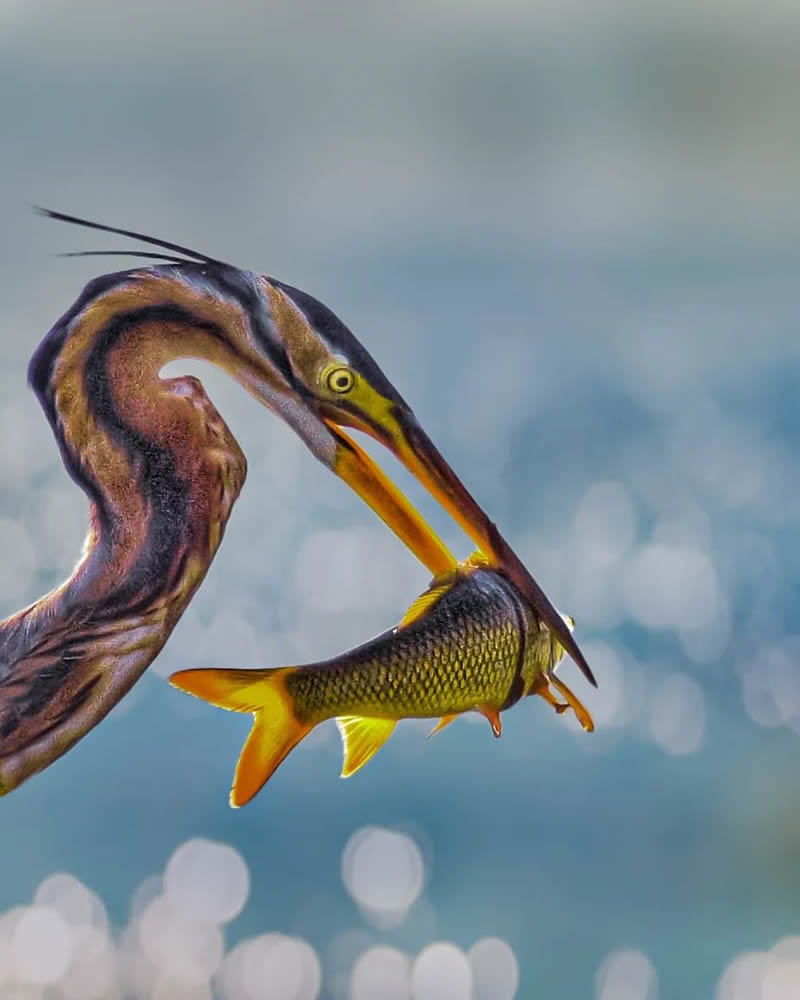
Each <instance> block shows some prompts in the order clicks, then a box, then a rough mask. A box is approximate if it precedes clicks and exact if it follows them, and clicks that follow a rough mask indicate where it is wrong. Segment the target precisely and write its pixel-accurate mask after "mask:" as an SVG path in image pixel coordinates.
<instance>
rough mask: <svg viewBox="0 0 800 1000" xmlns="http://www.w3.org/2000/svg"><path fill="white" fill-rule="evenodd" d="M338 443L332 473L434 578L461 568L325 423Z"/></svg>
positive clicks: (375, 469)
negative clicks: (409, 550)
mask: <svg viewBox="0 0 800 1000" xmlns="http://www.w3.org/2000/svg"><path fill="white" fill-rule="evenodd" d="M325 423H326V424H327V426H328V430H329V431H330V432H331V434H332V435H333V436H334V438H335V440H336V457H335V461H334V464H333V470H334V472H335V473H336V475H337V476H339V477H340V478H341V479H343V480H344V481H345V482H346V483H347V485H348V486H349V487H350V488H351V489H352V490H353V491H354V492H355V493H357V494H358V495H359V496H360V497H361V499H362V500H363V501H364V502H365V503H366V504H367V505H368V506H369V507H371V508H372V510H374V511H375V513H376V514H377V515H378V517H380V518H381V520H382V521H384V523H385V524H386V525H387V526H388V527H390V528H391V529H392V531H393V532H394V533H395V534H396V535H397V537H398V538H399V539H400V540H401V541H402V542H404V543H405V545H407V546H408V548H410V549H411V551H412V552H413V553H414V555H415V556H416V557H417V559H419V561H420V562H421V563H423V565H425V566H427V567H428V569H429V570H430V571H431V573H432V574H433V575H434V576H440V575H442V574H446V573H449V572H451V571H452V570H453V569H455V567H456V566H457V565H458V561H457V560H456V558H455V556H454V555H453V553H452V552H451V551H450V550H449V549H448V548H447V546H446V545H445V544H444V542H443V541H442V540H441V538H439V536H438V535H437V534H436V532H435V531H434V530H433V528H431V527H430V525H429V524H428V523H427V522H426V520H425V518H424V517H423V516H422V515H421V514H420V513H419V511H418V510H417V509H416V508H415V507H414V506H412V504H411V503H410V502H409V501H408V500H407V499H406V497H405V496H404V495H403V494H402V493H401V492H400V490H399V489H398V488H397V487H396V486H395V485H394V483H393V482H392V481H391V479H389V477H388V476H387V475H386V474H385V473H384V472H383V470H382V469H381V468H380V466H379V465H377V464H376V463H375V462H374V461H373V460H372V459H371V458H370V456H369V455H368V454H367V453H366V452H365V451H364V449H363V448H361V447H359V445H357V444H356V442H355V441H354V440H353V439H352V438H351V437H350V435H349V434H346V433H345V432H344V431H343V430H342V428H341V427H340V426H339V425H338V424H336V423H334V422H333V421H332V420H327V419H326V420H325Z"/></svg>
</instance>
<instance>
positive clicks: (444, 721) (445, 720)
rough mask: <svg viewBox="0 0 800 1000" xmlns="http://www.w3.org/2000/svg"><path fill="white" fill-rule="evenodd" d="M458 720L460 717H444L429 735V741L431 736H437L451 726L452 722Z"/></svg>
mask: <svg viewBox="0 0 800 1000" xmlns="http://www.w3.org/2000/svg"><path fill="white" fill-rule="evenodd" d="M457 718H458V715H443V716H442V717H441V719H439V721H438V722H437V723H436V725H435V726H434V727H433V729H431V731H430V732H429V733H428V739H430V738H431V736H435V735H436V734H437V733H438V732H441V730H442V729H444V727H445V726H449V725H450V723H451V722H455V721H456V719H457Z"/></svg>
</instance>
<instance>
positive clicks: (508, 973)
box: [467, 937, 519, 1000]
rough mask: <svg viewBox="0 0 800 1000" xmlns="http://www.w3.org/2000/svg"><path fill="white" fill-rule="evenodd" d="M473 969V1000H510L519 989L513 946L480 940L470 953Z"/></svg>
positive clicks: (501, 942) (488, 939) (468, 956)
mask: <svg viewBox="0 0 800 1000" xmlns="http://www.w3.org/2000/svg"><path fill="white" fill-rule="evenodd" d="M467 958H468V959H469V964H470V966H471V967H472V983H473V986H472V1000H511V998H512V997H514V996H516V993H517V989H518V988H519V965H518V963H517V959H516V956H515V955H514V952H513V951H512V949H511V947H510V945H508V944H507V943H506V942H505V941H502V940H501V939H500V938H492V937H487V938H481V940H480V941H476V942H475V944H474V945H473V946H472V947H471V948H470V949H469V951H468V952H467Z"/></svg>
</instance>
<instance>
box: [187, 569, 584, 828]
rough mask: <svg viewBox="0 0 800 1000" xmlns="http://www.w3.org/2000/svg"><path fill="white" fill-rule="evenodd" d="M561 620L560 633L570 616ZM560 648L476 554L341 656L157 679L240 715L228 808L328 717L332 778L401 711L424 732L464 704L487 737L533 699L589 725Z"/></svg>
mask: <svg viewBox="0 0 800 1000" xmlns="http://www.w3.org/2000/svg"><path fill="white" fill-rule="evenodd" d="M562 617H563V618H564V620H565V622H566V623H567V625H568V627H569V628H570V631H572V629H573V628H574V624H575V623H574V621H573V619H572V618H570V617H569V616H567V615H562ZM563 656H564V649H563V647H562V646H561V644H560V642H559V641H558V639H557V637H556V635H555V633H554V632H552V631H551V630H550V629H549V628H548V626H547V625H546V624H545V623H544V622H542V621H541V619H540V618H539V617H538V616H537V615H536V613H535V611H534V610H533V608H532V607H531V605H530V604H528V603H527V602H526V601H525V600H524V598H523V597H522V595H521V594H520V592H519V591H518V590H517V588H516V587H515V586H514V584H513V583H511V581H509V580H508V579H507V578H506V577H505V576H503V575H502V574H501V573H500V572H498V571H496V570H494V569H491V568H490V567H489V566H488V565H487V564H486V561H485V558H483V557H481V555H480V554H477V553H476V554H475V555H474V556H471V557H470V558H469V559H467V560H465V561H464V562H462V563H459V564H458V565H457V566H456V567H455V568H454V569H453V570H452V571H450V572H449V573H447V574H444V575H443V576H441V577H438V578H434V579H433V580H432V581H431V584H430V586H429V587H428V589H427V590H426V591H425V592H424V593H423V594H421V595H420V597H418V598H417V600H416V601H414V603H413V604H412V605H411V607H410V608H409V609H408V611H407V612H406V614H405V615H404V617H403V619H402V620H401V622H400V623H399V624H398V625H396V626H395V627H394V628H392V629H390V630H388V631H386V632H384V633H382V634H381V635H378V636H376V637H375V638H373V639H371V640H369V641H368V642H365V643H363V644H362V645H360V646H357V647H356V648H355V649H351V650H350V651H349V652H347V653H343V654H341V655H339V656H336V657H333V658H331V659H328V660H322V661H319V662H316V663H308V664H304V665H301V666H287V667H276V668H268V669H216V668H196V669H190V670H181V671H178V672H177V673H174V674H172V675H171V676H170V678H169V682H170V684H171V685H172V686H173V687H175V688H178V689H179V690H181V691H185V692H187V693H188V694H192V695H194V696H196V697H198V698H201V699H203V700H204V701H207V702H209V703H210V704H212V705H216V706H217V707H219V708H225V709H228V710H231V711H235V712H250V713H252V715H253V725H252V728H251V730H250V734H249V736H248V738H247V740H246V742H245V744H244V747H243V749H242V752H241V755H240V757H239V760H238V763H237V765H236V771H235V775H234V780H233V787H232V789H231V793H230V804H231V805H232V806H233V807H234V808H238V807H239V806H242V805H244V804H245V803H247V802H249V801H250V800H251V799H252V798H253V796H254V795H256V793H257V792H259V791H260V790H261V788H262V787H263V786H264V785H265V784H266V782H267V781H268V780H269V778H270V777H271V776H272V774H273V773H274V772H275V770H276V769H277V768H278V766H279V765H280V764H281V763H282V762H283V760H284V759H285V758H286V756H287V755H288V754H289V753H290V752H291V750H293V749H294V747H296V746H297V744H298V743H300V741H301V740H302V739H303V738H304V737H305V736H307V735H308V733H310V732H311V730H312V729H313V728H314V727H315V726H318V725H319V724H320V723H322V722H325V721H327V720H328V719H332V718H333V719H336V723H337V725H338V727H339V732H340V734H341V737H342V746H343V758H344V759H343V765H342V772H341V776H342V777H344V778H347V777H350V776H351V775H353V774H355V773H356V771H358V770H359V769H360V768H361V767H363V766H364V764H366V763H367V761H369V760H370V758H371V757H373V756H374V754H375V753H377V751H378V750H379V749H380V748H381V747H382V746H383V745H384V743H386V741H387V740H388V739H389V737H390V736H391V735H392V732H393V730H394V728H395V725H396V724H397V722H398V721H399V720H401V719H426V718H431V719H438V720H439V721H438V723H437V725H436V726H435V727H434V729H433V730H432V731H431V733H430V735H431V736H432V735H433V734H434V733H436V732H438V731H440V730H441V729H443V728H444V727H445V726H447V725H449V724H450V723H451V722H453V721H454V720H455V719H456V718H457V717H458V716H459V715H462V714H464V713H465V712H473V711H475V712H480V713H481V714H482V715H483V716H485V717H486V719H488V721H489V724H490V725H491V728H492V732H493V733H494V735H495V736H497V737H499V736H500V735H501V732H502V723H501V719H500V714H501V712H505V711H506V710H507V709H509V708H511V706H512V705H514V704H516V703H517V702H518V701H519V700H520V699H521V698H524V697H527V696H529V695H539V696H541V697H543V698H544V699H545V700H546V701H547V702H549V703H550V704H551V705H552V706H553V707H554V708H555V710H556V711H557V712H559V713H561V712H564V711H566V709H567V708H568V707H572V708H573V709H574V710H575V711H576V714H577V715H578V717H579V719H580V721H581V724H582V725H583V727H584V729H587V730H589V731H591V729H593V728H594V726H593V723H592V720H591V716H590V715H589V713H588V712H587V711H586V709H585V708H583V706H582V705H581V704H580V702H578V701H577V699H576V698H575V697H574V695H572V692H570V691H569V689H568V688H567V687H566V685H565V684H564V683H563V682H562V681H560V680H559V679H558V678H557V677H556V676H555V669H556V667H557V666H558V664H559V663H560V662H561V660H562V658H563ZM551 685H552V686H553V687H554V688H555V689H556V691H557V692H560V693H561V694H562V695H563V696H564V697H565V699H566V700H565V701H559V700H558V699H557V697H556V696H555V695H554V694H553V692H552V691H551Z"/></svg>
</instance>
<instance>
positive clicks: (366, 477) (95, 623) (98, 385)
mask: <svg viewBox="0 0 800 1000" xmlns="http://www.w3.org/2000/svg"><path fill="white" fill-rule="evenodd" d="M38 211H40V212H41V214H43V215H44V216H46V217H48V218H50V219H54V220H58V221H61V222H66V223H71V224H74V225H78V226H83V227H87V228H90V229H93V230H99V231H103V232H107V233H113V234H116V235H119V236H124V237H128V238H131V239H134V240H137V241H140V242H141V243H144V244H147V245H149V246H151V247H157V248H158V249H157V250H141V249H137V250H122V251H118V250H109V251H106V250H103V251H85V252H83V254H87V255H88V254H96V255H101V256H111V255H121V254H128V255H132V256H138V257H141V258H144V259H145V262H143V263H140V264H139V265H138V266H136V267H133V268H129V269H126V270H122V271H117V272H113V273H109V274H104V275H102V276H100V277H97V278H95V279H94V280H92V281H90V282H89V283H88V284H87V285H86V287H85V288H84V289H83V291H82V292H81V293H80V295H79V296H78V298H77V299H76V301H75V302H74V303H73V305H71V306H70V307H69V309H67V311H66V312H65V313H64V314H63V315H62V316H61V318H60V319H58V320H57V321H56V323H55V324H54V326H53V327H52V329H51V330H50V331H49V332H48V333H47V334H46V336H45V337H44V339H43V340H42V342H41V343H40V344H39V346H38V347H37V349H36V350H35V352H34V354H33V357H32V359H31V361H30V364H29V367H28V381H29V385H30V386H31V388H32V389H33V391H34V393H35V394H36V396H37V398H38V400H39V403H40V404H41V406H42V408H43V410H44V414H45V417H46V418H47V420H48V422H49V424H50V427H51V428H52V431H53V434H54V436H55V438H56V441H57V443H58V447H59V449H60V452H61V458H62V460H63V463H64V466H65V467H66V470H67V472H68V473H69V475H70V476H71V477H72V479H73V480H74V481H75V483H76V484H77V485H78V486H79V487H80V488H81V489H82V490H83V492H84V493H85V494H86V497H87V499H88V504H89V531H88V536H87V539H86V542H85V544H84V548H83V553H82V555H81V557H80V560H79V562H78V563H77V565H76V567H75V569H74V571H73V572H72V574H71V575H70V576H69V577H68V579H66V580H65V581H64V582H63V583H62V584H60V585H59V586H57V587H56V588H55V589H53V590H52V591H51V592H50V593H48V594H45V595H44V596H43V597H41V598H40V599H39V600H37V601H35V602H34V603H33V604H31V605H30V606H29V607H27V608H24V609H23V610H21V611H18V612H17V613H15V614H13V615H11V616H10V617H9V618H7V619H5V620H4V621H2V622H0V794H5V793H8V792H9V791H11V790H13V789H15V788H16V787H18V786H19V785H20V784H21V783H22V782H23V781H25V780H26V779H27V778H29V777H31V776H32V775H34V774H36V773H38V772H40V771H42V770H43V769H44V768H45V767H47V766H48V765H50V764H51V763H52V762H53V761H55V760H56V759H58V758H59V757H61V756H62V755H63V754H64V753H66V752H67V751H68V750H69V749H70V748H71V747H73V746H74V745H75V744H76V743H77V742H78V740H80V739H81V738H82V737H83V736H84V735H85V734H86V733H87V732H89V730H91V729H92V728H93V727H94V726H96V725H97V724H98V723H99V722H100V721H101V720H102V719H103V718H104V717H105V716H106V715H107V714H108V712H109V711H110V710H111V709H112V708H113V707H114V705H116V704H117V702H119V700H120V699H121V698H122V697H123V696H124V695H125V694H126V693H127V692H128V691H129V690H130V688H131V687H132V685H133V684H134V683H135V682H136V680H138V678H139V677H140V676H141V675H142V673H143V672H144V671H145V669H146V668H147V667H148V666H149V665H150V663H152V661H153V660H154V659H155V657H156V656H157V655H158V653H159V652H160V650H161V649H162V647H163V646H164V644H165V643H166V641H167V640H168V638H169V636H170V634H171V632H172V630H173V629H174V627H175V625H176V623H177V622H178V620H179V618H180V616H181V615H182V613H183V612H184V611H185V609H186V607H187V605H188V603H189V601H190V600H191V598H192V596H193V595H194V593H195V592H196V591H197V588H198V587H199V586H200V584H201V583H202V581H203V579H204V577H205V575H206V572H207V571H208V568H209V566H210V565H211V562H212V560H213V558H214V556H215V554H216V552H217V550H218V548H219V545H220V543H221V541H222V538H223V535H224V532H225V527H226V524H227V522H228V519H229V517H230V514H231V511H232V508H233V505H234V503H235V501H236V499H237V497H238V496H239V493H240V491H241V489H242V486H243V485H244V481H245V476H246V472H247V462H246V458H245V455H244V454H243V452H242V449H241V448H240V446H239V444H238V443H237V441H236V439H235V437H234V436H233V434H232V433H231V431H230V429H229V428H228V426H227V425H226V423H225V421H224V420H223V418H222V417H221V415H220V414H219V413H218V411H217V410H216V408H215V407H214V405H213V403H212V402H211V400H210V399H209V397H208V396H207V395H206V393H205V391H204V389H203V386H202V384H201V382H200V381H199V380H198V379H197V378H194V377H191V376H179V377H174V378H166V377H162V375H161V370H162V369H163V368H164V366H165V365H166V364H167V363H168V362H170V361H174V360H180V359H187V358H193V359H200V360H204V361H208V362H211V363H212V364H214V365H217V366H218V367H220V368H221V369H223V370H224V371H226V372H228V373H229V374H230V375H231V376H232V377H233V378H234V379H235V380H236V381H237V382H238V383H239V384H240V385H241V386H242V388H243V389H245V390H246V391H247V392H248V393H249V394H251V395H252V396H253V397H255V399H257V400H258V401H259V402H260V403H262V404H263V405H264V406H265V407H266V408H267V409H268V410H269V411H271V412H272V413H273V414H275V415H276V416H278V417H280V418H281V419H283V420H284V421H285V422H286V423H287V424H288V425H289V426H290V427H291V428H292V429H293V430H294V431H295V432H296V433H297V435H298V436H299V437H300V438H301V440H302V441H303V442H304V443H305V444H306V446H307V447H308V448H309V449H310V451H311V452H312V454H313V455H314V456H315V457H316V458H317V459H319V460H320V461H321V462H322V463H323V464H324V465H325V466H327V468H329V469H330V470H331V471H332V472H333V473H335V474H336V475H337V476H338V477H339V478H340V479H342V480H343V481H344V482H345V483H347V485H348V486H349V487H351V488H352V489H353V490H354V491H355V492H356V494H357V495H358V496H359V497H361V499H362V500H363V501H365V502H366V504H367V505H368V506H369V507H371V508H372V510H373V511H375V513H376V514H377V515H378V516H379V517H380V518H381V519H382V520H383V521H384V522H385V523H386V524H387V525H388V527H389V528H391V530H392V531H394V532H395V534H396V535H397V536H398V537H399V538H400V539H401V540H402V541H403V542H404V543H405V544H406V545H407V546H408V547H409V549H410V550H411V551H412V552H413V553H414V555H415V556H416V557H417V558H418V559H419V560H420V561H421V562H422V563H423V564H424V565H425V566H426V567H427V568H428V569H429V570H430V571H431V573H432V574H434V576H439V575H442V574H447V573H451V572H452V571H453V570H454V569H455V568H456V567H457V565H458V563H457V560H456V559H455V557H454V556H453V554H452V553H451V551H450V550H449V549H448V547H447V546H446V545H445V543H444V542H443V541H442V540H441V539H440V538H439V536H438V535H437V534H436V533H435V532H434V531H433V530H432V529H431V527H430V526H429V525H428V524H427V522H426V521H425V519H424V517H423V516H422V514H421V513H420V512H419V511H418V510H416V508H415V507H414V506H413V505H412V504H411V503H410V502H409V501H408V500H407V499H406V498H405V496H404V495H403V494H402V493H401V492H400V490H399V489H398V488H397V487H396V486H395V485H394V483H392V481H391V480H390V479H389V478H388V477H387V476H386V474H385V473H384V472H383V471H382V470H381V468H380V466H379V465H378V464H377V463H376V462H375V461H374V460H373V459H372V458H371V457H370V456H369V455H368V453H367V452H366V451H365V450H364V449H363V448H362V447H361V446H360V445H359V444H358V443H357V441H356V440H355V439H354V437H353V436H352V434H351V433H348V431H353V430H355V431H359V432H362V433H364V434H366V435H369V436H371V437H372V438H374V439H376V440H377V441H378V442H379V443H380V444H382V445H383V446H385V447H386V448H387V449H388V450H389V451H390V452H392V453H393V454H394V455H395V456H396V457H397V459H399V461H400V462H401V463H402V464H403V465H404V466H405V467H406V468H407V469H408V471H409V472H410V473H411V474H412V475H413V476H414V477H415V478H416V479H417V480H418V481H419V482H420V483H421V484H422V485H423V487H425V489H426V490H427V491H428V492H429V493H430V494H431V495H432V497H433V498H434V499H435V500H436V501H437V502H438V503H439V504H441V506H442V507H443V508H444V510H445V511H447V512H448V514H449V515H450V516H451V517H452V518H453V519H454V520H455V522H456V523H457V524H458V525H459V526H460V527H461V528H462V529H463V530H464V531H465V532H466V534H467V535H468V536H469V537H470V538H471V539H472V540H473V541H474V542H475V544H476V545H477V546H478V550H479V552H480V553H481V556H482V558H483V559H485V562H486V565H487V566H490V567H492V568H493V569H495V570H497V572H499V573H500V574H502V575H503V576H504V577H506V578H507V579H508V580H509V581H510V582H511V583H512V584H513V585H514V586H515V587H516V588H517V589H518V591H519V592H520V594H521V595H522V597H523V598H524V599H525V600H526V601H527V602H528V603H529V605H530V607H531V608H532V609H533V611H534V612H535V614H536V615H537V616H538V619H539V620H540V621H541V622H542V623H543V624H544V625H546V626H547V627H548V628H549V629H551V630H552V632H553V634H554V635H555V636H556V637H557V638H558V641H559V643H560V644H561V646H562V647H563V649H564V650H566V652H567V653H568V654H569V655H570V656H571V657H572V659H573V660H574V661H575V662H576V663H577V665H578V666H579V668H580V669H581V671H582V672H583V674H584V675H585V677H586V678H587V679H588V680H589V681H590V683H592V684H593V685H595V684H596V682H595V679H594V676H593V674H592V671H591V669H590V667H589V665H588V663H587V662H586V660H585V658H584V656H583V654H582V653H581V651H580V649H579V647H578V645H577V643H576V641H575V639H574V637H573V635H572V632H571V630H570V628H569V627H568V626H567V624H566V623H565V620H564V618H563V617H562V616H561V615H560V614H559V612H558V611H556V609H555V608H554V607H553V605H552V604H551V602H550V601H549V599H548V598H547V596H546V595H545V594H544V592H543V590H542V589H541V587H540V586H539V585H538V584H537V583H536V581H535V580H534V579H533V577H532V576H531V575H530V573H529V572H528V570H527V569H526V568H525V567H524V565H523V564H522V562H521V561H520V559H519V558H518V557H517V555H516V554H515V553H514V551H513V550H512V548H511V546H510V545H509V544H508V543H507V542H506V541H505V539H504V538H503V536H502V535H501V533H500V532H499V530H498V528H497V527H496V525H495V524H494V523H493V522H492V521H491V520H490V519H489V517H488V515H487V514H486V513H485V512H484V511H483V509H482V508H481V507H480V505H479V504H478V503H477V501H476V500H475V499H474V498H473V497H472V495H471V494H470V493H469V491H468V490H467V488H466V487H465V486H464V485H463V483H462V482H461V481H460V479H459V478H458V477H457V476H456V474H455V473H454V472H453V470H452V469H451V468H450V466H449V465H448V464H447V462H446V461H445V459H444V458H443V457H442V455H441V454H440V453H439V451H438V450H437V449H436V447H435V446H434V444H433V443H432V441H431V440H430V438H429V437H428V435H427V434H426V433H425V431H424V430H423V429H422V427H421V426H420V424H419V422H418V421H417V419H416V417H415V416H414V413H413V411H412V409H411V408H410V407H409V405H408V404H407V403H406V402H405V400H404V399H403V398H402V397H401V396H400V394H399V393H398V391H397V390H396V389H395V387H394V386H393V385H392V383H391V382H390V381H389V380H388V378H387V377H386V376H385V375H384V373H383V372H382V371H381V369H380V368H379V366H378V365H377V363H376V362H375V361H374V360H373V358H372V357H371V356H370V355H369V353H368V352H367V351H366V349H365V348H364V347H363V346H362V345H361V343H360V342H359V341H358V340H357V339H356V337H355V336H354V335H353V333H351V331H350V330H349V329H348V328H347V326H345V324H344V323H343V322H342V321H341V320H340V319H339V318H338V317H337V316H336V315H335V314H334V313H333V312H332V311H331V310H330V309H329V308H328V307H327V306H325V305H324V304H323V303H322V302H320V301H318V300H317V299H315V298H314V297H312V296H311V295H309V294H308V293H306V292H304V291H301V290H300V289H298V288H295V287H293V286H291V285H288V284H286V283H284V282H282V281H279V280H277V279H275V278H272V277H268V276H266V275H262V274H258V273H255V272H252V271H247V270H243V269H241V268H238V267H235V266H233V265H231V264H228V263H226V262H225V261H222V260H219V259H217V258H214V257H211V256H208V255H206V254H203V253H199V252H197V251H195V250H192V249H190V248H188V247H185V246H181V245H179V244H176V243H172V242H169V241H166V240H161V239H157V238H155V237H153V236H148V235H146V234H143V233H138V232H134V231H132V230H128V229H123V228H119V227H115V226H110V225H105V224H103V223H98V222H92V221H90V220H87V219H83V218H79V217H77V216H72V215H67V214H64V213H61V212H56V211H52V210H49V209H39V210H38ZM83 254H80V255H83ZM551 683H552V684H553V685H554V686H555V688H556V690H557V691H558V692H560V693H561V695H562V696H563V697H564V698H565V699H566V702H567V703H568V704H569V705H570V706H571V707H572V709H573V710H574V711H575V713H576V715H577V716H578V718H579V720H580V721H581V724H582V725H583V727H584V728H585V729H591V728H592V720H591V716H590V715H589V713H588V711H587V710H586V708H585V707H584V706H583V705H582V704H581V702H580V701H579V700H578V698H577V697H576V696H575V695H574V694H573V693H572V691H571V690H570V689H569V688H568V687H567V686H566V684H565V683H564V682H563V681H561V680H560V679H558V678H556V677H554V676H553V677H552V678H551ZM539 693H541V694H542V695H543V696H544V697H546V699H547V700H548V701H550V702H551V703H552V704H555V702H556V699H555V698H554V696H553V694H552V692H550V691H549V689H548V690H543V691H541V692H539Z"/></svg>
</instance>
